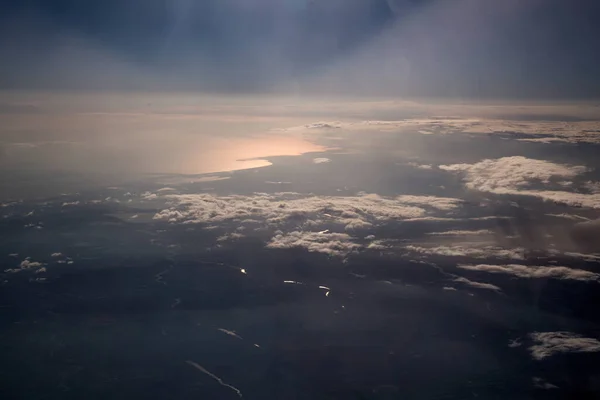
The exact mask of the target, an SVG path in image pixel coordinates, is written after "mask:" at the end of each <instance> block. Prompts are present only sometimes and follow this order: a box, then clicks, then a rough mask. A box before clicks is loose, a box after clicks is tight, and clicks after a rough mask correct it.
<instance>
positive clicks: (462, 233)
mask: <svg viewBox="0 0 600 400" xmlns="http://www.w3.org/2000/svg"><path fill="white" fill-rule="evenodd" d="M493 234H494V232H492V231H490V230H488V229H480V230H477V231H466V230H454V231H446V232H430V233H428V234H427V235H429V236H480V235H493Z"/></svg>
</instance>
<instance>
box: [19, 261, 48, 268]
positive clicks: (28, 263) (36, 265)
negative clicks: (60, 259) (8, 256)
mask: <svg viewBox="0 0 600 400" xmlns="http://www.w3.org/2000/svg"><path fill="white" fill-rule="evenodd" d="M42 265H43V264H42V263H40V262H37V261H31V260H29V259H26V260H23V261H22V262H21V265H20V267H21V269H29V268H39V267H41V266H42Z"/></svg>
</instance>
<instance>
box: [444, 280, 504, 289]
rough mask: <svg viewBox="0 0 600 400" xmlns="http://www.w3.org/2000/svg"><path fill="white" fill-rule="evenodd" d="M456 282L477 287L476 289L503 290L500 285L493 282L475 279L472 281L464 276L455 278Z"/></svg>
mask: <svg viewBox="0 0 600 400" xmlns="http://www.w3.org/2000/svg"><path fill="white" fill-rule="evenodd" d="M454 282H457V283H462V284H463V285H466V286H469V287H472V288H476V289H485V290H494V291H497V292H500V291H502V290H501V289H500V288H499V287H498V286H496V285H492V284H491V283H481V282H474V281H471V280H469V279H467V278H463V277H458V278H456V279H454Z"/></svg>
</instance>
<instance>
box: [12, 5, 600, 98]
mask: <svg viewBox="0 0 600 400" xmlns="http://www.w3.org/2000/svg"><path fill="white" fill-rule="evenodd" d="M598 3H599V2H598V1H594V0H575V1H568V0H525V1H517V0H504V1H496V0H477V1H476V0H121V1H117V0H103V1H89V2H88V1H86V2H84V1H81V0H15V1H6V0H4V1H1V2H0V15H1V16H2V17H0V26H1V28H0V57H1V58H2V60H3V61H2V64H1V65H0V73H1V75H0V76H1V78H0V85H1V86H2V87H4V88H53V89H107V90H114V89H124V90H129V89H131V90H133V89H153V90H156V89H158V90H199V91H217V92H263V91H289V90H294V91H307V92H314V91H328V92H335V93H348V94H362V93H366V94H386V95H389V94H393V95H410V96H451V97H465V96H466V97H470V96H476V97H539V98H556V97H597V96H599V95H600V74H598V73H597V72H596V71H597V70H598V69H599V68H598V65H599V63H600V39H599V38H600V24H599V23H598V21H599V18H600V4H598Z"/></svg>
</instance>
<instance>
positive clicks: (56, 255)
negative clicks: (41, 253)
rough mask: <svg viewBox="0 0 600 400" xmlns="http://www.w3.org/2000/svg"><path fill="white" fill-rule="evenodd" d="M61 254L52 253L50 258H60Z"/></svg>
mask: <svg viewBox="0 0 600 400" xmlns="http://www.w3.org/2000/svg"><path fill="white" fill-rule="evenodd" d="M62 256H63V254H62V253H52V255H51V256H50V257H62Z"/></svg>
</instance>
